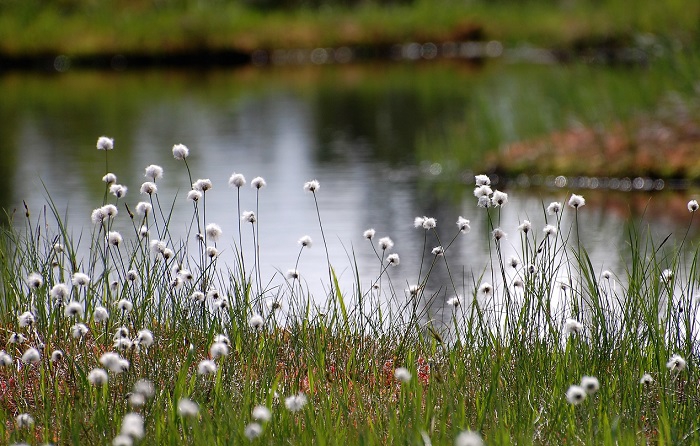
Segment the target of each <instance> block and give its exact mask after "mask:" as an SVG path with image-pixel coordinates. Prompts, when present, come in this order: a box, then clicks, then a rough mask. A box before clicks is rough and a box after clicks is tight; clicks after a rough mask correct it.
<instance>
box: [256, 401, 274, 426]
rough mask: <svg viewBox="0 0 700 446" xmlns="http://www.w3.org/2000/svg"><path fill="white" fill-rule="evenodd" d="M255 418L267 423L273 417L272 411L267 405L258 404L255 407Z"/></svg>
mask: <svg viewBox="0 0 700 446" xmlns="http://www.w3.org/2000/svg"><path fill="white" fill-rule="evenodd" d="M253 419H254V420H258V421H262V422H263V423H267V422H268V421H270V419H272V412H270V409H268V408H267V407H266V406H262V405H258V406H255V407H254V408H253Z"/></svg>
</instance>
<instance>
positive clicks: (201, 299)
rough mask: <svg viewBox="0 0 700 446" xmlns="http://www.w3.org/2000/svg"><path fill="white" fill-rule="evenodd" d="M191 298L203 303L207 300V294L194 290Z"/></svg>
mask: <svg viewBox="0 0 700 446" xmlns="http://www.w3.org/2000/svg"><path fill="white" fill-rule="evenodd" d="M190 299H192V300H194V301H196V302H200V303H202V302H204V301H205V300H206V296H205V295H204V293H202V292H201V291H194V292H193V293H192V294H191V295H190Z"/></svg>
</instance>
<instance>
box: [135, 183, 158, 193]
mask: <svg viewBox="0 0 700 446" xmlns="http://www.w3.org/2000/svg"><path fill="white" fill-rule="evenodd" d="M139 192H141V194H142V195H153V194H156V193H158V186H156V183H151V182H150V181H146V182H144V183H143V184H141V188H140V189H139Z"/></svg>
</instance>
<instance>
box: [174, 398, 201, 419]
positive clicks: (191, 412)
mask: <svg viewBox="0 0 700 446" xmlns="http://www.w3.org/2000/svg"><path fill="white" fill-rule="evenodd" d="M177 413H178V414H179V415H180V416H181V417H196V416H197V415H198V414H199V405H198V404H197V403H195V402H194V401H192V400H191V399H188V398H181V399H180V401H178V402H177Z"/></svg>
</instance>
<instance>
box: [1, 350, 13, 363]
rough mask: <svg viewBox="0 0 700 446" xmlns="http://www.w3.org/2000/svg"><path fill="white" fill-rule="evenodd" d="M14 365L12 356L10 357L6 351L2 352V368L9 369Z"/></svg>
mask: <svg viewBox="0 0 700 446" xmlns="http://www.w3.org/2000/svg"><path fill="white" fill-rule="evenodd" d="M12 363H13V361H12V356H10V355H8V354H7V352H6V351H5V350H0V367H9V366H11V365H12Z"/></svg>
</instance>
